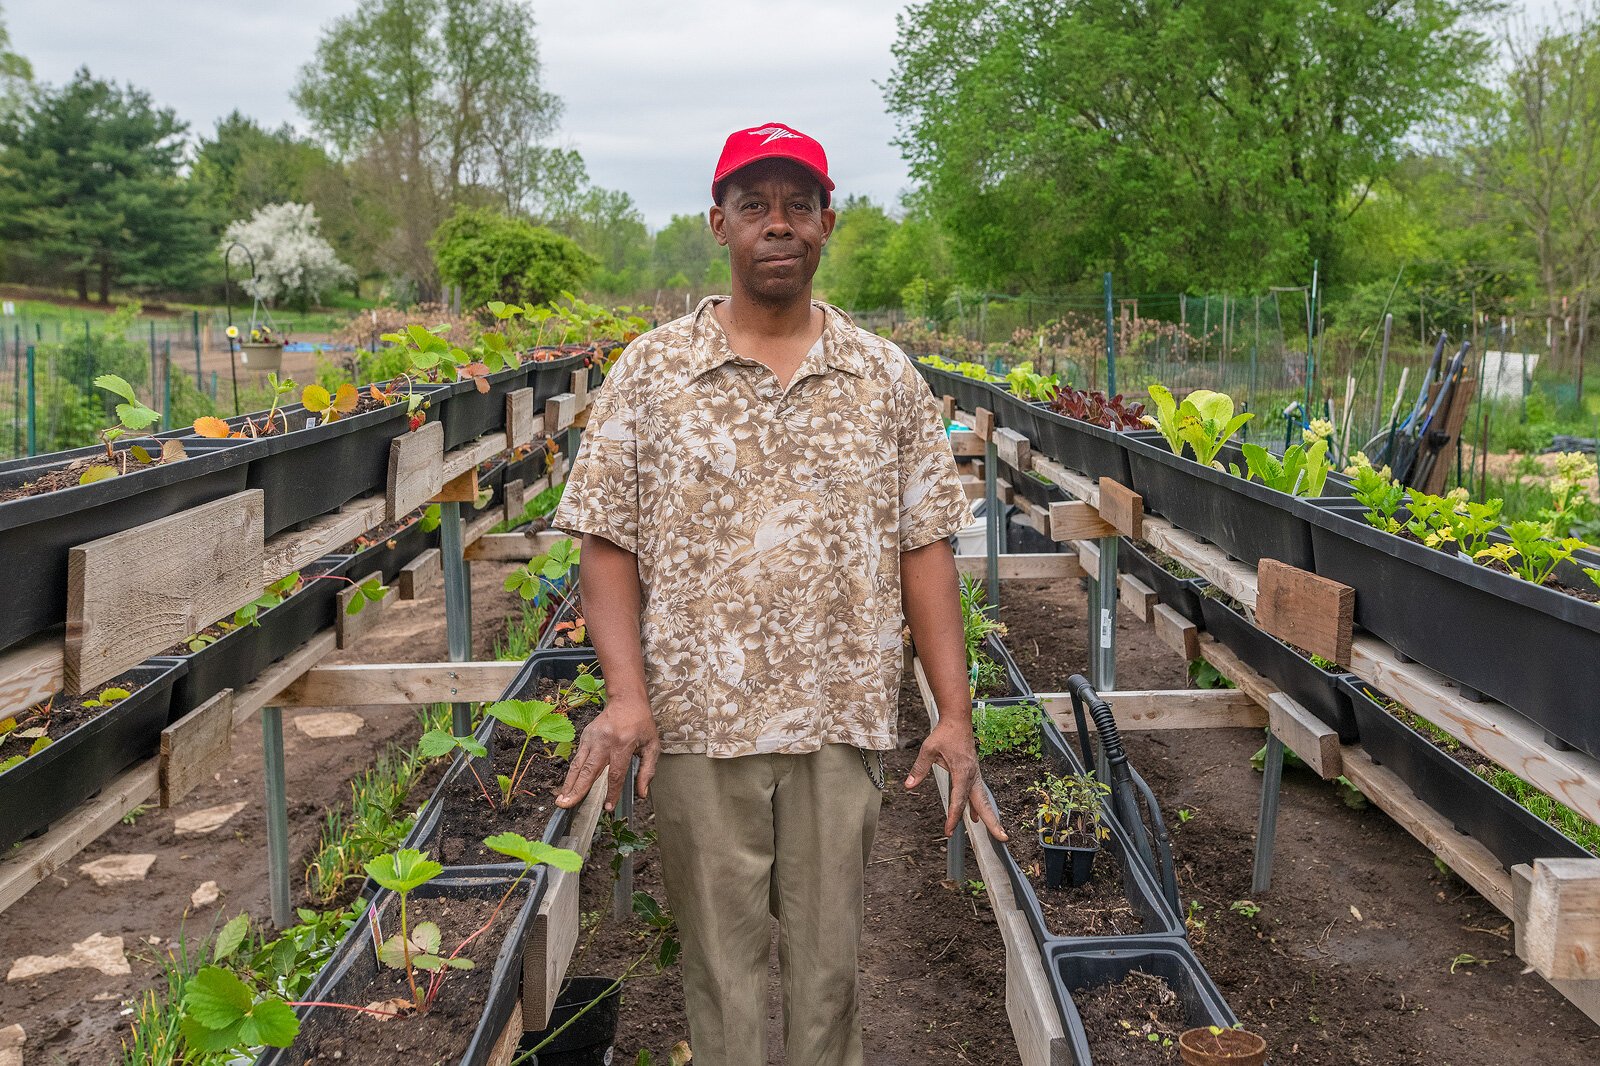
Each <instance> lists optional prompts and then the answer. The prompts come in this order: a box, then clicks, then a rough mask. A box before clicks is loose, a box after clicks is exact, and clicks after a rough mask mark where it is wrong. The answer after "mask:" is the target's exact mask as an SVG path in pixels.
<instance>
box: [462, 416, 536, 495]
mask: <svg viewBox="0 0 1600 1066" xmlns="http://www.w3.org/2000/svg"><path fill="white" fill-rule="evenodd" d="M543 424H544V418H543V417H542V416H541V417H539V418H537V419H535V420H534V427H535V428H534V432H535V433H538V432H541V430H540V428H539V427H541V426H542V425H543ZM505 450H506V444H505V441H503V440H501V439H500V435H499V434H498V433H496V434H492V435H490V436H487V437H480V438H478V439H477V440H476V441H474V442H472V443H471V444H463V445H462V446H461V447H459V448H457V449H456V450H455V451H453V452H451V453H450V454H448V455H446V456H445V457H444V480H445V481H449V480H450V479H451V478H455V477H460V476H461V475H462V474H465V473H466V472H467V471H468V470H471V469H472V468H473V467H475V466H481V465H482V464H484V463H486V462H488V461H489V460H490V459H493V458H494V457H495V456H497V455H499V454H500V453H501V452H504V451H505Z"/></svg>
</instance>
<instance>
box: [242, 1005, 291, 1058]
mask: <svg viewBox="0 0 1600 1066" xmlns="http://www.w3.org/2000/svg"><path fill="white" fill-rule="evenodd" d="M299 1035H300V1019H299V1018H296V1017H295V1015H294V1010H293V1008H291V1007H290V1006H289V1005H288V1004H287V1003H285V1002H284V1001H283V1000H281V999H279V998H277V997H276V996H270V997H268V998H266V999H263V1000H262V1001H261V1002H260V1003H257V1004H256V1005H255V1006H254V1007H253V1008H252V1009H251V1011H250V1016H249V1017H248V1018H246V1019H245V1020H244V1023H243V1024H242V1025H241V1026H240V1027H239V1037H240V1040H241V1042H243V1043H244V1044H245V1045H246V1046H248V1047H256V1046H258V1045H265V1046H266V1047H288V1046H289V1045H290V1044H293V1043H294V1038H295V1037H297V1036H299Z"/></svg>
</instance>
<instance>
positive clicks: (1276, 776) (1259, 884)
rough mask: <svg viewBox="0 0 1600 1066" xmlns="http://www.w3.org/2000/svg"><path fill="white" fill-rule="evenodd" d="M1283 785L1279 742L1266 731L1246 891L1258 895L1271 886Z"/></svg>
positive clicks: (1274, 734)
mask: <svg viewBox="0 0 1600 1066" xmlns="http://www.w3.org/2000/svg"><path fill="white" fill-rule="evenodd" d="M1282 787H1283V741H1281V740H1279V739H1278V735H1277V734H1276V733H1274V732H1272V731H1271V730H1268V731H1267V762H1266V765H1265V766H1264V767H1263V768H1262V774H1261V816H1260V817H1259V818H1258V819H1257V820H1256V861H1255V867H1254V869H1253V871H1252V872H1251V875H1250V891H1251V893H1253V894H1257V895H1259V894H1260V893H1262V892H1265V891H1266V890H1267V889H1269V888H1271V887H1272V850H1273V847H1274V845H1275V844H1276V843H1277V835H1278V792H1279V790H1280V789H1281V788H1282Z"/></svg>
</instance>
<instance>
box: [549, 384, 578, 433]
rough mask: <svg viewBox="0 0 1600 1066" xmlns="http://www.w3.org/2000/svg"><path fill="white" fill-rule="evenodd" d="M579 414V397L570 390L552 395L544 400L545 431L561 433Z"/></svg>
mask: <svg viewBox="0 0 1600 1066" xmlns="http://www.w3.org/2000/svg"><path fill="white" fill-rule="evenodd" d="M577 414H578V397H577V396H575V395H573V394H572V393H570V392H563V393H560V394H558V395H556V396H552V397H550V398H549V399H548V400H546V401H545V402H544V431H545V432H546V433H559V432H561V431H562V430H563V429H566V428H567V427H568V426H570V425H572V420H573V418H574V417H576V416H577Z"/></svg>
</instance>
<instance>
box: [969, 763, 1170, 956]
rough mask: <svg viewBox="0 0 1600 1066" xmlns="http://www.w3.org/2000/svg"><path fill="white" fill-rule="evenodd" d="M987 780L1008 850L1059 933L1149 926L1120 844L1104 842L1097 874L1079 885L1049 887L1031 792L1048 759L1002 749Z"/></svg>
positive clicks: (1120, 931) (987, 768) (1122, 931)
mask: <svg viewBox="0 0 1600 1066" xmlns="http://www.w3.org/2000/svg"><path fill="white" fill-rule="evenodd" d="M982 769H983V781H984V784H986V785H988V786H989V791H990V792H992V793H993V794H994V799H995V804H996V805H997V806H998V807H999V810H1000V817H1001V818H1002V820H1003V821H1004V824H1005V827H1006V832H1007V833H1008V834H1010V836H1011V839H1010V840H1009V841H1008V842H1007V843H1006V848H1007V849H1008V850H1009V851H1010V852H1011V855H1012V857H1013V858H1014V859H1016V861H1017V865H1018V866H1020V867H1021V868H1022V872H1023V874H1024V875H1025V876H1026V877H1027V878H1028V881H1029V883H1030V884H1031V885H1032V886H1033V890H1034V894H1035V895H1036V896H1037V897H1038V899H1039V909H1040V910H1041V911H1042V912H1043V914H1044V919H1045V924H1046V925H1047V926H1048V927H1049V930H1050V932H1051V934H1052V935H1054V936H1057V937H1084V936H1126V935H1130V934H1134V933H1142V932H1144V930H1145V922H1144V917H1143V916H1142V915H1141V914H1140V913H1139V912H1138V911H1137V910H1135V909H1134V906H1133V904H1132V903H1131V902H1129V900H1128V894H1127V890H1126V889H1125V888H1124V886H1123V876H1122V873H1123V871H1122V863H1121V860H1120V858H1119V857H1118V855H1117V853H1116V850H1115V849H1114V848H1109V847H1105V846H1102V847H1101V848H1100V851H1099V853H1098V854H1096V856H1095V860H1094V875H1093V876H1092V877H1091V878H1090V879H1089V882H1088V884H1085V885H1082V886H1080V887H1078V888H1047V887H1046V886H1045V881H1044V849H1043V848H1041V847H1040V846H1039V834H1038V831H1037V828H1036V823H1035V820H1034V814H1035V812H1036V811H1037V810H1038V805H1039V802H1038V798H1037V797H1036V796H1034V795H1032V794H1031V793H1029V792H1028V788H1029V787H1030V786H1031V785H1033V783H1034V782H1036V781H1038V780H1040V779H1041V778H1043V777H1044V775H1045V774H1046V773H1047V772H1048V771H1049V770H1050V769H1051V764H1050V763H1049V762H1048V761H1046V760H1044V759H1035V758H1033V757H1032V756H1030V755H1028V754H1026V753H1024V752H1020V751H1008V752H1000V753H998V754H995V755H990V756H987V757H985V758H984V760H983V767H982Z"/></svg>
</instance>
